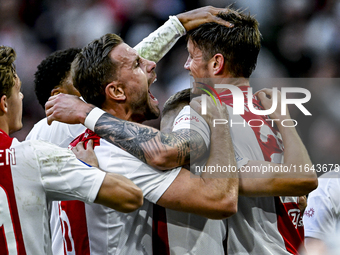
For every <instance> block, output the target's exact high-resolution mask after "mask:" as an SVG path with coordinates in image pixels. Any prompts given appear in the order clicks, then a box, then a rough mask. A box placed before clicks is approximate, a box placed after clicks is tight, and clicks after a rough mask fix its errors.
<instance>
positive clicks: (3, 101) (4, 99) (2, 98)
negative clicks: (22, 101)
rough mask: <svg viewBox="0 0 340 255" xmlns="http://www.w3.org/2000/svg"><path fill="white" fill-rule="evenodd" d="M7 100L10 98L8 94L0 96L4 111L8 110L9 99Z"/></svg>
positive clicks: (1, 108) (1, 107)
mask: <svg viewBox="0 0 340 255" xmlns="http://www.w3.org/2000/svg"><path fill="white" fill-rule="evenodd" d="M7 100H8V98H7V96H6V95H2V96H1V98H0V111H1V112H2V113H7V112H8V101H7ZM2 113H1V114H2Z"/></svg>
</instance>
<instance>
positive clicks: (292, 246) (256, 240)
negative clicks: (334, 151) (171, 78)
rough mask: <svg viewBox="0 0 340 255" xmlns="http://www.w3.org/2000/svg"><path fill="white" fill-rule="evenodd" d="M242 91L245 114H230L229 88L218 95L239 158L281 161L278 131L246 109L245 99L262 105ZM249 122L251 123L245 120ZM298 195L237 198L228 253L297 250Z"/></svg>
mask: <svg viewBox="0 0 340 255" xmlns="http://www.w3.org/2000/svg"><path fill="white" fill-rule="evenodd" d="M239 88H240V89H241V90H242V91H243V95H244V102H245V114H244V115H242V116H240V115H233V108H232V107H233V96H232V94H231V92H230V91H229V90H227V91H224V92H222V93H221V94H220V95H219V96H220V98H221V100H222V102H224V103H225V104H226V105H227V108H228V111H229V123H230V124H231V122H232V125H231V137H232V140H233V144H234V148H235V153H236V155H237V157H241V159H238V160H244V159H247V160H261V161H270V162H273V163H283V144H282V140H281V139H280V137H281V135H280V134H279V132H278V131H277V130H276V129H275V128H273V127H272V122H271V121H266V119H269V117H268V116H258V115H255V114H253V113H252V112H250V111H249V110H248V109H247V104H248V100H252V102H253V105H254V107H256V108H257V109H263V108H262V106H261V105H260V102H259V100H257V99H256V98H255V97H253V98H250V99H249V98H248V97H247V89H248V88H249V87H248V86H241V87H239ZM250 120H258V121H251V122H250V124H251V125H252V126H259V127H250V125H248V122H249V121H250ZM261 121H262V122H263V123H264V125H262V126H261V123H262V122H261ZM297 202H298V198H297V197H243V196H240V197H239V200H238V212H237V214H235V215H233V216H232V217H230V218H229V219H228V220H227V222H228V224H227V225H228V234H227V235H228V240H227V251H228V254H229V255H231V254H233V255H234V254H237V255H243V254H244V255H245V254H253V255H258V254H261V255H266V254H268V255H269V254H276V255H278V254H297V253H298V248H299V246H300V245H301V243H302V242H303V239H304V234H303V223H302V215H300V210H299V207H298V203H297Z"/></svg>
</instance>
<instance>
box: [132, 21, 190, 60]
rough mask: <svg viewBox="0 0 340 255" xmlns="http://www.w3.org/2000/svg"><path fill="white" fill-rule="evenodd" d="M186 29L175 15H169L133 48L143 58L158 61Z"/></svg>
mask: <svg viewBox="0 0 340 255" xmlns="http://www.w3.org/2000/svg"><path fill="white" fill-rule="evenodd" d="M185 33H186V31H185V28H184V27H183V25H182V24H181V22H180V21H179V20H178V18H177V17H176V16H170V17H169V20H168V21H166V22H165V23H164V24H163V25H162V26H161V27H159V28H158V29H157V30H156V31H154V32H152V33H151V34H150V35H149V36H148V37H146V38H144V39H143V41H141V42H140V43H139V44H137V45H136V46H135V47H134V49H136V50H137V52H138V54H139V55H140V56H142V57H143V58H146V59H148V60H151V61H155V62H158V61H159V60H160V59H161V58H162V57H164V55H165V54H166V53H167V52H168V51H169V50H170V49H171V48H172V47H173V46H174V45H175V43H176V42H177V41H178V39H179V38H180V37H181V36H183V35H185Z"/></svg>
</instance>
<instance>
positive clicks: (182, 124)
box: [172, 105, 210, 148]
mask: <svg viewBox="0 0 340 255" xmlns="http://www.w3.org/2000/svg"><path fill="white" fill-rule="evenodd" d="M172 126H173V129H172V131H177V130H180V129H191V130H195V131H196V132H198V133H199V134H200V135H201V136H202V138H203V140H204V142H205V144H206V146H207V148H209V145H210V128H209V125H208V123H207V122H206V121H205V120H204V119H203V118H202V116H201V115H199V114H198V113H197V112H196V111H195V110H193V109H192V108H191V107H190V106H189V105H187V106H185V107H184V108H183V109H182V110H181V111H180V112H179V114H178V115H177V117H176V118H175V120H174V123H173V125H172Z"/></svg>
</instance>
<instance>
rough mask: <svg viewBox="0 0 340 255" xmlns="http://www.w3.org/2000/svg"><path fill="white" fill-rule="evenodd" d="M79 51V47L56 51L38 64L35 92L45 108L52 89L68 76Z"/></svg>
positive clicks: (35, 75)
mask: <svg viewBox="0 0 340 255" xmlns="http://www.w3.org/2000/svg"><path fill="white" fill-rule="evenodd" d="M79 52H80V49H79V48H70V49H67V50H60V51H55V52H53V53H52V54H51V55H49V56H48V57H47V58H46V59H44V60H43V61H42V62H41V63H40V64H39V65H38V70H37V71H36V72H35V74H34V77H35V79H34V83H35V94H36V96H37V98H38V101H39V103H40V104H41V105H42V107H43V108H45V103H46V102H47V100H48V98H49V97H50V96H51V91H52V90H53V89H54V88H56V87H58V86H61V84H62V82H63V81H64V79H65V78H66V77H67V76H68V74H69V72H70V70H71V64H72V61H73V60H74V58H75V56H76V55H77V54H78V53H79Z"/></svg>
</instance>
